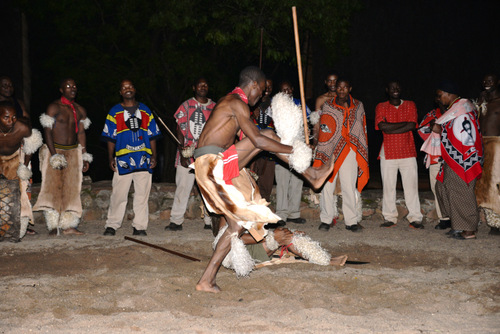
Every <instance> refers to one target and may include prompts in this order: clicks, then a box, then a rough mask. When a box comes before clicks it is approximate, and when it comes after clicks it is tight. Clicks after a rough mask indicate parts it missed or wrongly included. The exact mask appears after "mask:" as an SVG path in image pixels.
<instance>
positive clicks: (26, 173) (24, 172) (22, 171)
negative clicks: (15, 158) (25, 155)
mask: <svg viewBox="0 0 500 334" xmlns="http://www.w3.org/2000/svg"><path fill="white" fill-rule="evenodd" d="M32 175H33V173H32V172H31V171H30V169H29V168H28V167H26V165H25V164H23V163H20V164H19V167H18V168H17V176H19V178H20V179H21V180H23V181H28V180H29V179H30V178H31V176H32Z"/></svg>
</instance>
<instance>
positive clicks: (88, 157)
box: [82, 152, 94, 164]
mask: <svg viewBox="0 0 500 334" xmlns="http://www.w3.org/2000/svg"><path fill="white" fill-rule="evenodd" d="M82 160H83V161H87V162H88V163H89V164H91V163H92V161H94V157H93V156H92V154H90V153H89V152H85V153H83V154H82Z"/></svg>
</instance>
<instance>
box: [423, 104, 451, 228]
mask: <svg viewBox="0 0 500 334" xmlns="http://www.w3.org/2000/svg"><path fill="white" fill-rule="evenodd" d="M436 104H437V105H438V106H437V107H436V108H435V109H432V110H431V111H429V112H428V113H427V114H426V115H425V116H424V119H423V120H422V122H420V125H419V127H418V134H419V135H420V137H421V138H422V139H423V140H424V141H425V140H426V139H427V138H429V136H430V135H431V133H432V127H433V126H434V123H435V122H436V120H437V119H438V118H439V117H441V116H442V114H443V110H446V108H445V107H444V106H443V105H442V104H441V103H440V102H439V101H437V100H436ZM424 163H425V166H426V167H427V168H429V182H430V185H431V191H432V193H433V194H434V204H435V206H436V214H437V216H438V218H439V223H438V224H437V225H436V226H435V229H436V230H445V229H447V228H450V227H451V222H450V219H449V218H447V217H443V214H442V213H441V209H440V208H439V202H438V200H437V195H436V176H437V175H438V173H439V170H440V169H441V156H440V155H430V154H426V155H425V158H424Z"/></svg>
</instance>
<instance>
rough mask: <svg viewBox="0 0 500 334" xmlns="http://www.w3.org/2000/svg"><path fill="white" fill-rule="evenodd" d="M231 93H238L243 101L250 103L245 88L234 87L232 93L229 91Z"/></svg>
mask: <svg viewBox="0 0 500 334" xmlns="http://www.w3.org/2000/svg"><path fill="white" fill-rule="evenodd" d="M229 94H230V95H231V94H238V96H239V97H240V98H241V100H242V101H243V102H245V103H246V104H248V97H247V95H246V94H245V92H244V91H243V89H241V88H240V87H236V88H235V89H233V91H232V92H231V93H229Z"/></svg>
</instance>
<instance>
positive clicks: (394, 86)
mask: <svg viewBox="0 0 500 334" xmlns="http://www.w3.org/2000/svg"><path fill="white" fill-rule="evenodd" d="M386 90H387V94H388V95H389V98H391V99H399V97H400V96H401V86H400V85H399V83H397V82H390V83H389V85H388V86H387V89H386Z"/></svg>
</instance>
